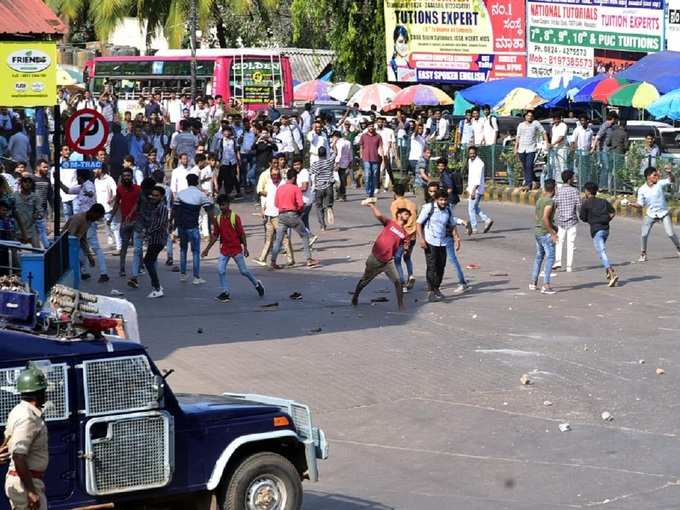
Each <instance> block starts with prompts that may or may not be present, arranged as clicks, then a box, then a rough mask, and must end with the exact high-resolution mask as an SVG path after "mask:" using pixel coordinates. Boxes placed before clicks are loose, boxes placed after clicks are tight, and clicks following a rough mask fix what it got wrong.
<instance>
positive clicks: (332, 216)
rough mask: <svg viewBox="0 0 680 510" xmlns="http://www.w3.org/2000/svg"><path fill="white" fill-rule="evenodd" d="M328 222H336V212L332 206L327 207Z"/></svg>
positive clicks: (331, 223)
mask: <svg viewBox="0 0 680 510" xmlns="http://www.w3.org/2000/svg"><path fill="white" fill-rule="evenodd" d="M326 223H328V224H329V225H333V224H334V223H335V213H333V208H332V207H329V208H328V209H326Z"/></svg>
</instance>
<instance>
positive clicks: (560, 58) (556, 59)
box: [529, 53, 593, 67]
mask: <svg viewBox="0 0 680 510" xmlns="http://www.w3.org/2000/svg"><path fill="white" fill-rule="evenodd" d="M529 62H530V63H532V64H539V65H541V64H543V65H557V66H565V67H586V66H592V65H593V59H592V58H589V57H572V56H568V55H537V54H535V53H533V54H531V55H529Z"/></svg>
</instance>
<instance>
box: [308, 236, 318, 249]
mask: <svg viewBox="0 0 680 510" xmlns="http://www.w3.org/2000/svg"><path fill="white" fill-rule="evenodd" d="M318 240H319V236H312V238H311V239H310V240H309V247H310V248H312V247H313V246H314V243H316V242H317V241H318Z"/></svg>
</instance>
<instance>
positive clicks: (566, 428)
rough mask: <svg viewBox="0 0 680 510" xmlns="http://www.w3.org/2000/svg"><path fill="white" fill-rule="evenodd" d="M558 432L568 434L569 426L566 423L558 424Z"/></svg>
mask: <svg viewBox="0 0 680 510" xmlns="http://www.w3.org/2000/svg"><path fill="white" fill-rule="evenodd" d="M559 427H560V432H569V431H570V430H571V425H569V424H568V423H560V425H559Z"/></svg>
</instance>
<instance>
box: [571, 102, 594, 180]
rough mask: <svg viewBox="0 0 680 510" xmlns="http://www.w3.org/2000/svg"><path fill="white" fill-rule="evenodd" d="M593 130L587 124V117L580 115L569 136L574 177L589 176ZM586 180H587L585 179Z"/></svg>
mask: <svg viewBox="0 0 680 510" xmlns="http://www.w3.org/2000/svg"><path fill="white" fill-rule="evenodd" d="M593 136H594V134H593V130H592V128H591V127H590V125H589V123H588V117H586V116H585V115H581V116H580V117H579V118H578V124H577V125H576V127H575V128H574V132H573V133H572V134H571V151H572V152H573V153H574V170H575V172H576V175H580V176H582V177H584V178H585V176H586V175H589V174H590V168H591V166H590V160H591V156H590V149H591V147H592V145H593ZM586 180H587V179H586Z"/></svg>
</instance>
